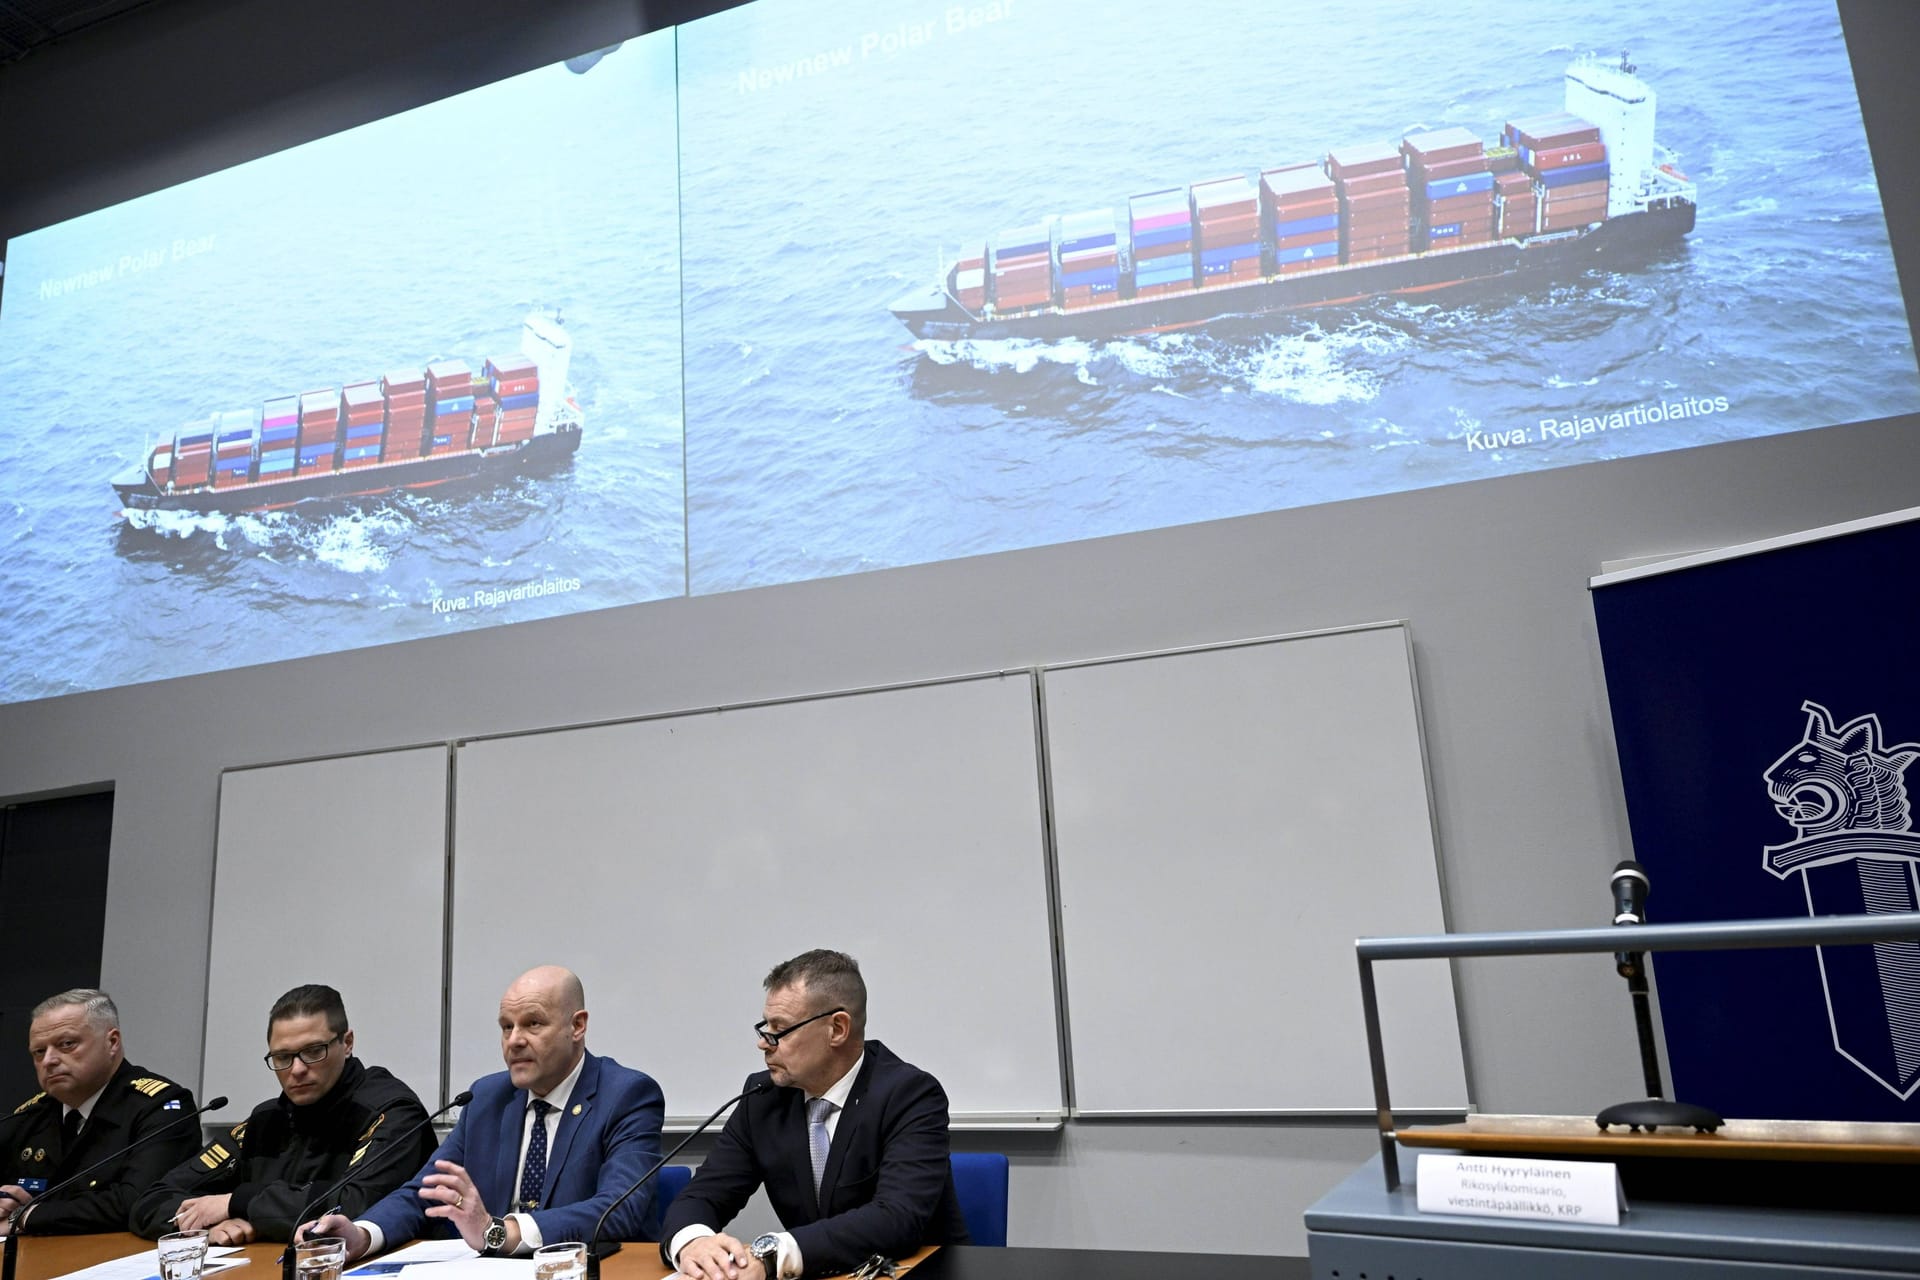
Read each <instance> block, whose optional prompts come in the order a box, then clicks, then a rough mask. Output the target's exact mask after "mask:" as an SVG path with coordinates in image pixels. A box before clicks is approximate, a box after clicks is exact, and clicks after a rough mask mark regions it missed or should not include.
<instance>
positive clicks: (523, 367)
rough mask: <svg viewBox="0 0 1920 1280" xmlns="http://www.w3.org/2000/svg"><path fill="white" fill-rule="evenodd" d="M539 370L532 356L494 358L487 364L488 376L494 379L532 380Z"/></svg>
mask: <svg viewBox="0 0 1920 1280" xmlns="http://www.w3.org/2000/svg"><path fill="white" fill-rule="evenodd" d="M538 370H539V366H538V365H536V364H535V363H534V362H533V358H532V357H531V356H524V355H511V356H494V357H493V358H491V359H489V360H488V361H487V362H486V364H485V371H486V374H487V376H489V377H494V378H513V377H522V378H531V377H533V376H534V374H535V373H536V372H537V371H538Z"/></svg>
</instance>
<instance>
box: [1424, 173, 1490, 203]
mask: <svg viewBox="0 0 1920 1280" xmlns="http://www.w3.org/2000/svg"><path fill="white" fill-rule="evenodd" d="M1491 190H1493V175H1492V174H1491V173H1468V174H1463V175H1461V176H1460V177H1458V178H1448V179H1447V180H1446V181H1444V182H1429V183H1428V184H1427V199H1429V200H1445V199H1448V198H1449V197H1451V196H1473V195H1479V194H1480V193H1481V192H1482V191H1491Z"/></svg>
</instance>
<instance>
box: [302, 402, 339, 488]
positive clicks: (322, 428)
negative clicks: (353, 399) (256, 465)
mask: <svg viewBox="0 0 1920 1280" xmlns="http://www.w3.org/2000/svg"><path fill="white" fill-rule="evenodd" d="M339 447H340V397H339V395H338V394H337V393H336V392H335V391H334V390H333V389H332V388H331V387H329V388H328V389H327V390H325V391H307V392H303V393H302V394H301V396H300V460H299V465H298V467H297V468H296V472H297V473H298V474H299V475H303V476H304V475H309V474H311V473H313V472H315V471H332V470H334V469H335V468H334V455H335V453H336V452H337V451H338V449H339Z"/></svg>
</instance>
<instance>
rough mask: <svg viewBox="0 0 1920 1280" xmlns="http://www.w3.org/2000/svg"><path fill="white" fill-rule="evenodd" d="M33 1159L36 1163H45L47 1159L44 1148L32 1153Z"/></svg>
mask: <svg viewBox="0 0 1920 1280" xmlns="http://www.w3.org/2000/svg"><path fill="white" fill-rule="evenodd" d="M33 1158H34V1159H35V1160H36V1161H45V1160H46V1158H47V1149H46V1148H45V1147H41V1148H40V1149H39V1150H37V1151H35V1152H34V1153H33Z"/></svg>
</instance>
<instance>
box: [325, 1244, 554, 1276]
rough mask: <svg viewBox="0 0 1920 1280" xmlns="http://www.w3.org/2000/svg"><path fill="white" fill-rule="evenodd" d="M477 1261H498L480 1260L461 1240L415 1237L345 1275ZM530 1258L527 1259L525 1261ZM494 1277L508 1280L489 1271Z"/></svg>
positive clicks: (386, 1273)
mask: <svg viewBox="0 0 1920 1280" xmlns="http://www.w3.org/2000/svg"><path fill="white" fill-rule="evenodd" d="M470 1259H471V1260H477V1261H499V1259H481V1258H480V1255H479V1254H477V1253H475V1252H474V1251H473V1250H472V1249H469V1248H468V1247H467V1242H466V1241H464V1240H416V1241H415V1242H414V1243H412V1244H410V1245H408V1246H407V1247H406V1248H404V1249H395V1250H394V1251H393V1252H392V1253H387V1254H382V1255H381V1256H380V1257H378V1258H376V1259H374V1260H373V1261H372V1262H363V1263H361V1264H360V1265H359V1266H357V1267H349V1268H347V1275H348V1276H361V1277H368V1278H371V1277H377V1276H391V1275H398V1274H399V1273H400V1272H402V1271H405V1270H406V1269H407V1268H408V1267H417V1266H426V1265H434V1266H440V1265H444V1264H446V1263H453V1262H465V1261H468V1260H470ZM530 1261H531V1259H529V1262H530ZM435 1274H436V1275H442V1276H445V1277H446V1280H455V1277H454V1274H453V1273H452V1272H450V1271H449V1272H435ZM492 1274H493V1275H494V1276H495V1277H496V1278H497V1280H508V1278H507V1277H506V1273H505V1272H501V1271H495V1272H493V1273H492Z"/></svg>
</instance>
